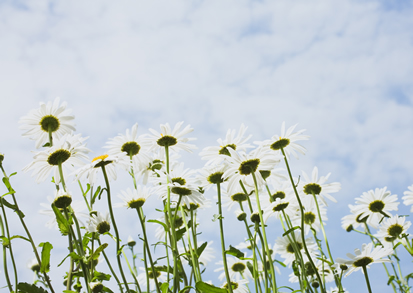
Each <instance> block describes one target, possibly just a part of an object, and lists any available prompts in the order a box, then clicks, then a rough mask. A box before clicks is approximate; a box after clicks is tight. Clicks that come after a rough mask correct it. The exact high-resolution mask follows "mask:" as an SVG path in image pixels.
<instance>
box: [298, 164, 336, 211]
mask: <svg viewBox="0 0 413 293" xmlns="http://www.w3.org/2000/svg"><path fill="white" fill-rule="evenodd" d="M330 174H331V173H328V174H327V175H326V176H321V177H320V178H318V168H317V167H314V169H313V172H312V174H311V179H310V178H309V177H308V175H307V173H305V172H304V171H303V177H304V180H303V181H301V182H300V188H301V189H302V191H303V192H304V193H305V194H309V195H311V194H314V195H316V196H317V197H318V198H320V200H321V201H322V202H323V203H324V204H325V205H327V202H326V200H325V198H328V199H329V200H331V201H332V202H337V200H336V199H335V198H334V197H332V196H331V195H330V193H334V192H338V191H339V190H340V189H341V185H340V183H338V182H333V183H328V184H326V183H325V182H326V181H327V180H328V178H329V177H330Z"/></svg>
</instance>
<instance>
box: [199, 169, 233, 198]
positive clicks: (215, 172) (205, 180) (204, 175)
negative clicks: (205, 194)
mask: <svg viewBox="0 0 413 293" xmlns="http://www.w3.org/2000/svg"><path fill="white" fill-rule="evenodd" d="M226 169H227V165H226V164H220V165H216V166H204V167H203V168H202V169H199V170H198V172H199V176H198V180H199V185H200V187H202V188H203V189H205V191H207V190H208V189H209V188H211V186H213V185H216V184H218V183H220V184H222V183H224V181H225V180H224V177H223V175H224V173H225V170H226Z"/></svg>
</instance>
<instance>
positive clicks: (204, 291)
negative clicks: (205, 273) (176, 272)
mask: <svg viewBox="0 0 413 293" xmlns="http://www.w3.org/2000/svg"><path fill="white" fill-rule="evenodd" d="M195 288H196V289H197V290H198V291H200V292H201V293H228V290H227V289H224V288H219V287H215V286H213V285H210V284H207V283H204V282H202V281H199V282H197V283H196V285H195Z"/></svg>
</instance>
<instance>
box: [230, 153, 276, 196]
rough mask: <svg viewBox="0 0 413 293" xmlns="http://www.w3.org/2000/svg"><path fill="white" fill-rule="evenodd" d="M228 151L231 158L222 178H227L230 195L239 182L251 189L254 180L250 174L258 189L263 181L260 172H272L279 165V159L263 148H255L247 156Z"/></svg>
mask: <svg viewBox="0 0 413 293" xmlns="http://www.w3.org/2000/svg"><path fill="white" fill-rule="evenodd" d="M228 151H229V152H230V154H231V157H230V158H229V159H228V161H229V162H230V164H229V167H228V169H227V171H225V173H224V175H223V177H224V178H225V179H227V178H228V193H231V192H232V190H233V189H234V187H235V186H237V185H238V184H239V181H241V182H242V183H243V184H244V185H247V186H250V187H253V186H254V180H253V176H248V175H251V174H254V175H255V178H256V180H257V185H258V188H261V187H262V186H264V184H265V181H264V178H263V177H262V175H261V173H260V171H266V170H272V169H273V168H274V166H275V165H276V164H278V163H279V161H280V159H281V157H280V156H274V155H272V154H270V153H269V152H267V151H265V150H264V149H263V148H257V149H255V150H253V151H252V152H250V153H249V154H245V153H238V152H236V151H234V150H233V149H231V148H229V149H228Z"/></svg>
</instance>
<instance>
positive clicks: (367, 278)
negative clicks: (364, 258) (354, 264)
mask: <svg viewBox="0 0 413 293" xmlns="http://www.w3.org/2000/svg"><path fill="white" fill-rule="evenodd" d="M362 268H363V272H364V277H365V278H366V283H367V289H369V293H372V291H371V287H370V281H369V276H368V275H367V269H366V266H363V267H362Z"/></svg>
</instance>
